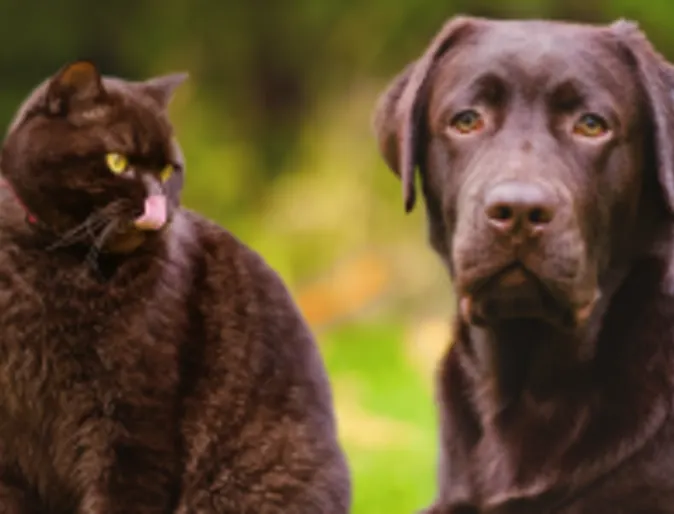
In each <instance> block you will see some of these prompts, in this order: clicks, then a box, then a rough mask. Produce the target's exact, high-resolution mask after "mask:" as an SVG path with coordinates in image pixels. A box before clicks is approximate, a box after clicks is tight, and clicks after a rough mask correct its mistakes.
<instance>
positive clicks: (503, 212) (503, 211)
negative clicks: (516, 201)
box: [487, 204, 513, 221]
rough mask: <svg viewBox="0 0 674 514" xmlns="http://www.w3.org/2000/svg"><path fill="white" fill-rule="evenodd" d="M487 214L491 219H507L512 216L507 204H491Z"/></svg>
mask: <svg viewBox="0 0 674 514" xmlns="http://www.w3.org/2000/svg"><path fill="white" fill-rule="evenodd" d="M487 215H488V216H489V218H490V219H492V220H493V221H509V220H511V219H512V218H513V209H512V207H510V206H509V205H502V204H501V205H493V206H491V207H490V208H489V210H488V212H487Z"/></svg>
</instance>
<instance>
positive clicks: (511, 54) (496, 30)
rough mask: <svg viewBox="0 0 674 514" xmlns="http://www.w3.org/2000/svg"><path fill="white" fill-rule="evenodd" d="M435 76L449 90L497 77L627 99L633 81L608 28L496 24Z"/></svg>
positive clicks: (452, 53) (463, 44)
mask: <svg viewBox="0 0 674 514" xmlns="http://www.w3.org/2000/svg"><path fill="white" fill-rule="evenodd" d="M438 68H439V69H438V70H437V73H436V75H437V76H438V77H439V79H440V80H441V82H442V83H443V84H444V85H445V86H452V85H453V84H457V83H462V84H463V85H465V84H466V83H467V82H470V80H471V79H475V78H476V77H479V76H482V75H485V74H494V75H497V76H500V77H502V78H503V79H504V80H506V81H508V82H514V83H520V84H526V85H527V87H532V88H536V89H537V90H538V91H541V92H542V91H545V90H548V89H549V88H552V87H554V86H556V85H557V84H559V83H561V82H564V81H568V80H571V81H575V82H578V83H581V84H582V83H585V84H586V85H587V86H588V89H592V88H601V89H603V90H609V91H611V92H614V93H615V94H616V95H617V96H620V97H621V98H623V99H624V98H625V97H626V96H629V95H632V94H633V90H634V87H633V86H634V77H633V75H632V73H631V71H630V68H629V66H628V64H627V63H626V62H625V61H624V60H623V59H622V57H621V53H620V47H619V45H618V43H617V41H616V40H615V38H613V37H612V35H611V34H610V33H609V31H608V30H607V29H606V28H605V27H594V26H589V25H574V24H570V23H559V22H545V21H493V22H488V23H483V24H481V25H480V27H479V28H478V30H475V31H474V32H473V33H472V34H471V35H470V36H468V37H467V38H465V40H463V41H459V43H458V44H457V45H456V46H455V47H453V48H452V49H450V50H449V51H448V52H447V54H446V55H445V56H444V57H443V58H442V59H441V61H440V62H439V66H438Z"/></svg>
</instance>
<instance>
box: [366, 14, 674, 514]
mask: <svg viewBox="0 0 674 514" xmlns="http://www.w3.org/2000/svg"><path fill="white" fill-rule="evenodd" d="M672 91H674V72H673V71H672V68H670V65H669V64H668V63H667V62H666V61H665V60H664V59H663V58H662V57H661V56H660V55H659V54H658V53H657V52H656V51H655V50H654V49H653V48H652V46H651V44H650V43H649V42H648V40H647V39H646V37H645V36H644V35H643V34H642V32H641V31H640V30H639V29H638V28H637V26H636V25H634V24H631V23H628V22H624V21H619V22H616V23H614V24H611V25H608V26H589V25H580V24H571V23H560V22H546V21H534V20H530V21H490V20H485V19H475V18H457V19H453V20H450V21H449V22H448V23H447V24H446V25H445V26H444V27H443V29H442V30H441V31H440V33H439V34H438V35H437V36H436V38H435V39H434V40H433V41H432V42H431V43H430V46H429V47H428V49H427V50H426V51H425V52H424V53H423V54H422V55H421V56H420V57H419V59H417V60H416V61H415V62H413V63H411V64H410V65H408V66H407V67H406V68H405V69H404V71H402V72H401V73H400V75H399V76H398V77H397V78H396V79H395V80H394V81H393V83H392V84H391V85H390V86H389V88H388V90H387V91H386V92H384V94H383V95H382V97H381V99H380V102H379V105H378V107H377V110H376V113H375V130H376V133H377V137H378V139H379V145H380V149H381V152H382V154H383V156H384V158H385V160H386V162H387V164H388V166H389V167H390V168H391V169H392V170H393V171H394V172H395V173H396V174H397V175H398V176H399V177H400V179H401V183H402V186H403V195H404V204H405V207H406V209H407V210H411V209H412V208H413V207H414V205H415V183H416V182H417V180H416V179H417V178H418V179H419V180H418V182H419V185H420V189H421V191H422V193H423V199H424V204H425V208H426V213H427V220H428V232H429V238H430V243H431V245H432V247H433V248H434V249H435V250H436V252H437V253H438V254H439V255H440V256H441V258H442V260H443V261H444V263H445V264H446V267H447V269H448V272H449V274H450V275H451V277H452V283H453V287H454V290H455V294H456V302H457V309H456V312H457V319H456V322H455V335H454V339H453V344H452V345H451V347H450V349H449V350H448V351H447V353H446V355H445V357H444V359H443V361H442V363H441V367H440V372H439V376H438V404H439V409H440V419H441V425H442V426H441V434H442V437H441V445H440V446H441V448H440V455H439V465H438V493H437V497H436V499H435V502H434V504H433V506H431V507H429V509H428V512H429V513H433V514H450V513H451V514H457V513H461V514H464V513H490V514H496V513H498V514H509V513H532V514H533V513H536V514H542V513H553V512H554V513H560V514H585V513H588V514H589V513H611V514H618V513H650V514H657V513H674V419H673V418H672V416H671V415H670V412H671V410H672V407H671V406H672V402H673V400H674V355H673V353H674V296H673V295H674V276H673V275H672V271H671V270H673V269H674V268H673V267H672V264H674V257H673V253H672V251H673V247H672V243H673V242H674V237H673V235H672V234H674V231H673V230H672V229H673V228H674V223H673V221H674V218H673V214H674V146H672V145H673V141H674V103H673V102H674V100H673V98H672Z"/></svg>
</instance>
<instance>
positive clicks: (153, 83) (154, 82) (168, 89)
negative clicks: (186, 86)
mask: <svg viewBox="0 0 674 514" xmlns="http://www.w3.org/2000/svg"><path fill="white" fill-rule="evenodd" d="M188 77H189V74H187V73H171V74H170V75H162V76H161V77H154V78H151V79H149V80H146V81H145V82H141V87H142V88H143V91H144V92H145V94H146V95H148V96H149V97H150V98H152V99H153V100H154V101H155V102H157V104H158V105H159V106H160V107H161V108H162V109H166V108H167V107H168V105H169V103H170V102H171V99H172V98H173V94H174V93H175V90H176V89H177V88H178V86H180V85H181V84H182V83H183V82H185V81H186V80H187V79H188Z"/></svg>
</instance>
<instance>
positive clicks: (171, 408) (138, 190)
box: [0, 61, 350, 514]
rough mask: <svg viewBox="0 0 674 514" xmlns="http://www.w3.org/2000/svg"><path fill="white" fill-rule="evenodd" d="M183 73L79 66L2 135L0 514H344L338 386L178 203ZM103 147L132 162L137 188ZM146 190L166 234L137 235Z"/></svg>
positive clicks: (287, 300)
mask: <svg viewBox="0 0 674 514" xmlns="http://www.w3.org/2000/svg"><path fill="white" fill-rule="evenodd" d="M183 78H184V77H183V76H179V75H171V76H166V77H160V78H156V79H153V80H150V81H146V82H135V83H134V82H126V81H123V80H120V79H113V78H103V77H101V76H100V74H99V73H98V71H97V70H96V68H95V66H93V65H92V64H91V63H87V62H81V61H80V62H77V63H74V64H72V65H69V66H66V67H65V68H64V69H63V70H61V72H59V73H58V74H57V75H55V76H54V77H52V78H51V79H49V80H47V81H46V82H45V83H44V84H43V85H41V86H40V87H39V88H38V89H36V90H35V91H34V92H33V93H32V94H31V96H30V97H29V98H28V99H27V100H26V102H25V103H24V105H23V106H22V107H21V108H20V109H19V112H18V113H17V115H16V117H15V119H14V121H13V122H12V124H11V126H10V128H9V131H8V135H7V137H6V140H5V142H4V146H3V149H2V154H1V160H0V165H1V167H2V172H3V176H4V178H5V180H6V185H7V186H8V187H5V188H3V190H2V191H3V192H2V195H1V198H0V513H1V514H33V513H35V514H37V513H50V514H113V513H116V514H167V513H171V512H175V513H177V514H211V513H219V514H225V513H227V514H247V513H249V514H273V513H287V514H295V513H296V514H300V513H302V514H305V513H306V514H342V513H346V512H348V510H349V504H350V479H349V473H348V470H347V465H346V462H345V459H344V455H343V452H342V450H341V448H340V446H339V444H338V442H337V436H336V429H335V421H334V414H333V407H332V398H331V392H330V387H329V384H328V382H327V379H326V375H325V371H324V366H323V363H322V361H321V358H320V355H319V353H318V351H317V348H316V345H315V342H314V339H313V338H312V336H311V334H310V332H309V330H308V329H307V327H306V325H305V322H304V321H303V319H302V317H301V315H300V313H299V312H298V310H297V309H296V307H295V305H294V304H293V301H292V299H291V297H290V295H289V294H288V292H287V290H286V288H285V286H284V285H283V283H282V281H281V280H280V278H279V277H278V276H277V275H276V273H275V272H274V271H272V270H271V269H270V268H269V267H268V266H267V265H266V264H265V263H264V261H263V260H262V258H261V257H260V256H258V255H257V254H256V253H254V252H253V251H251V250H249V249H248V248H246V246H244V245H243V244H242V243H241V242H239V241H238V240H237V239H235V238H234V237H233V236H232V235H230V234H229V233H228V232H226V231H225V230H223V229H222V228H220V227H219V226H217V225H216V224H214V223H212V222H209V221H207V220H206V219H204V218H202V217H200V216H199V215H197V214H195V213H193V212H190V211H189V210H187V209H184V208H181V207H180V206H179V197H180V189H181V186H182V180H183V177H182V165H183V163H182V155H181V152H180V148H179V146H178V144H177V142H176V141H175V140H174V139H173V136H172V130H171V125H170V123H169V121H168V117H167V113H166V108H167V105H168V102H169V100H170V98H171V96H172V92H173V90H174V88H175V87H176V86H177V85H178V84H179V83H180V82H181V81H182V80H183ZM107 152H120V153H121V154H123V155H126V156H127V157H128V158H129V163H130V165H129V172H128V173H127V175H126V176H123V175H114V174H113V173H111V172H110V171H109V170H108V169H107V168H106V163H105V155H106V153H107ZM167 163H169V164H173V166H174V169H175V172H174V173H173V176H172V177H171V178H170V179H169V180H168V181H166V182H165V183H162V182H161V181H160V180H158V173H159V171H160V170H161V169H162V167H163V166H165V165H166V164H167ZM150 189H152V190H153V191H154V192H155V193H156V192H158V191H160V192H161V193H162V194H164V195H165V196H166V197H167V198H168V210H169V220H170V221H169V223H167V225H166V226H164V227H163V229H161V230H158V231H147V230H140V229H136V228H134V226H133V223H132V220H133V219H134V217H136V216H138V215H139V214H140V213H141V211H142V210H143V202H144V200H145V197H146V196H147V195H148V194H149V193H150ZM110 205H114V206H116V207H115V208H110ZM27 212H28V213H30V215H32V216H34V218H35V220H36V221H35V222H30V221H28V220H27V217H26V214H27ZM78 227H80V228H81V230H77V228H78ZM92 248H94V250H93V251H92Z"/></svg>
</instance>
